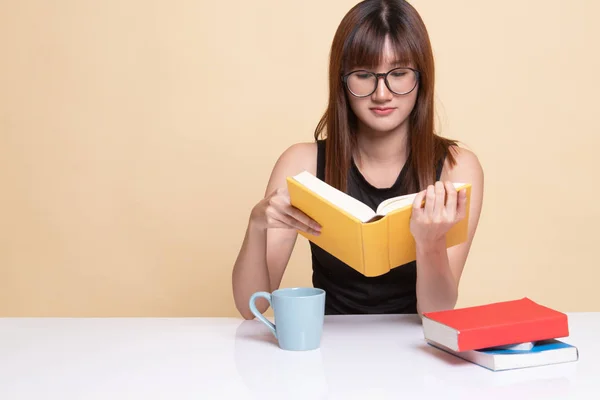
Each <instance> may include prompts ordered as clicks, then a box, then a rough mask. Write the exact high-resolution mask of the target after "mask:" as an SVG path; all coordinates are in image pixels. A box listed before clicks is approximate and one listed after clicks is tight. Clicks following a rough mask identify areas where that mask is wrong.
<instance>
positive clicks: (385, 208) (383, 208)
mask: <svg viewBox="0 0 600 400" xmlns="http://www.w3.org/2000/svg"><path fill="white" fill-rule="evenodd" d="M453 185H454V187H455V188H456V190H457V191H458V190H459V189H460V188H462V187H463V186H464V185H465V184H464V183H454V184H453ZM415 197H417V193H411V194H405V195H403V196H398V197H392V198H389V199H387V200H384V201H382V202H381V203H380V204H379V206H378V207H377V215H387V214H389V213H390V212H392V211H394V210H398V209H399V208H403V207H406V206H410V205H412V203H413V202H414V201H415Z"/></svg>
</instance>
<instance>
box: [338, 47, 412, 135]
mask: <svg viewBox="0 0 600 400" xmlns="http://www.w3.org/2000/svg"><path fill="white" fill-rule="evenodd" d="M383 56H384V57H383V58H382V59H383V62H382V63H381V64H380V65H378V66H377V69H376V70H370V69H368V68H362V67H358V68H354V70H357V69H365V70H367V71H370V72H375V73H386V72H388V71H390V70H392V69H394V68H398V67H412V66H411V65H401V64H398V63H397V62H396V60H395V58H396V57H395V56H396V55H395V53H394V51H393V49H392V47H391V45H390V42H389V40H387V39H386V41H385V46H384V54H383ZM388 81H389V82H390V85H391V86H392V88H393V89H394V90H395V91H397V92H403V91H406V90H410V89H411V88H412V87H414V90H412V91H411V92H410V93H408V94H395V93H393V92H391V91H390V90H389V89H388V87H387V86H386V84H385V81H384V77H379V79H377V89H376V90H375V91H374V92H373V93H372V94H371V95H369V96H366V97H356V96H354V95H353V94H352V93H351V92H350V91H349V90H348V89H346V92H347V94H348V99H349V102H350V108H351V109H352V111H353V112H354V114H355V115H356V116H357V118H358V121H359V131H360V130H361V129H364V128H366V129H367V130H369V131H372V132H381V133H385V132H390V131H393V130H396V129H398V128H399V127H400V126H402V125H403V124H404V123H405V122H406V121H407V119H408V116H409V115H410V113H411V111H412V109H413V107H414V105H415V102H416V100H417V93H418V89H419V88H418V84H417V81H418V78H417V76H416V74H414V73H412V71H410V70H397V71H396V72H393V73H392V74H389V75H388ZM374 83H375V77H373V76H369V75H366V74H355V75H354V76H352V77H350V78H349V80H348V85H349V86H350V89H352V88H355V90H353V91H355V92H357V93H358V94H361V93H368V92H369V91H370V90H369V88H372V87H373V85H374ZM415 85H417V86H416V87H415ZM405 88H408V89H405ZM400 89H405V90H400ZM361 90H362V92H361ZM371 90H372V89H371Z"/></svg>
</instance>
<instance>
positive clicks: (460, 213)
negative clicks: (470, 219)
mask: <svg viewBox="0 0 600 400" xmlns="http://www.w3.org/2000/svg"><path fill="white" fill-rule="evenodd" d="M457 203H458V205H457V207H456V219H457V220H459V221H460V220H462V219H463V218H465V217H466V216H467V189H461V191H460V192H459V193H458V201H457Z"/></svg>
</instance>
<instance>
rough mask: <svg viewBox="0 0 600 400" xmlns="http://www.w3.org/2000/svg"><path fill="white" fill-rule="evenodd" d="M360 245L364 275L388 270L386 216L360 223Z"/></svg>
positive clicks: (380, 273)
mask: <svg viewBox="0 0 600 400" xmlns="http://www.w3.org/2000/svg"><path fill="white" fill-rule="evenodd" d="M362 247H363V249H362V253H363V266H364V272H363V274H364V275H365V276H379V275H383V274H385V273H386V272H389V270H390V260H389V237H388V218H383V219H380V220H378V221H374V222H369V223H365V224H363V225H362Z"/></svg>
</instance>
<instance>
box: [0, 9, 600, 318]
mask: <svg viewBox="0 0 600 400" xmlns="http://www.w3.org/2000/svg"><path fill="white" fill-rule="evenodd" d="M353 4H355V1H341V0H338V1H334V2H333V1H332V2H324V1H321V0H307V1H302V2H299V1H286V2H282V1H279V0H277V1H276V0H261V1H258V2H248V1H230V2H216V1H204V2H203V1H177V2H171V1H151V2H148V1H133V0H125V1H123V0H119V1H117V0H113V1H102V2H99V1H90V0H88V1H81V0H70V1H66V0H63V1H59V2H46V1H41V0H27V1H24V0H21V1H8V0H3V1H0V57H1V62H0V160H1V162H2V164H1V168H0V190H1V202H0V204H1V207H0V315H2V316H126V315H135V316H234V315H237V313H236V311H235V308H234V305H233V301H232V296H231V285H230V273H231V268H232V265H233V262H234V260H235V257H236V254H237V251H238V249H239V246H240V244H241V241H242V239H243V235H244V230H245V227H246V222H247V217H248V213H249V211H250V209H251V207H252V206H253V205H254V204H255V203H256V202H257V201H258V200H259V199H260V198H261V196H262V195H263V191H264V187H265V184H266V182H267V179H268V176H269V173H270V170H271V168H272V166H273V163H274V162H275V160H276V158H277V156H278V155H279V154H280V153H281V152H282V151H283V150H284V149H285V148H286V147H287V146H288V145H290V144H291V143H294V142H297V141H310V140H312V132H313V129H314V127H315V124H316V123H317V121H318V118H319V117H320V114H321V112H322V110H323V107H324V106H325V99H326V76H327V70H326V68H327V57H328V52H329V46H330V43H331V40H332V37H333V34H334V31H335V29H336V27H337V25H338V23H339V21H340V19H341V18H342V16H343V15H344V14H345V13H346V12H347V11H348V9H349V8H350V7H351V6H352V5H353ZM413 4H414V5H415V6H416V7H417V9H418V10H419V11H420V12H421V14H422V16H423V18H424V20H425V22H426V24H427V26H428V28H429V31H430V35H431V39H432V42H433V46H434V50H435V55H436V60H437V79H438V86H437V88H438V91H437V97H438V106H439V108H438V111H439V125H440V128H441V130H442V134H444V135H447V136H451V137H455V138H458V139H460V140H461V141H462V142H463V143H464V144H465V146H467V147H469V148H470V149H472V150H473V151H475V152H476V153H477V154H478V156H479V158H480V160H481V162H482V164H483V166H484V169H485V174H486V193H485V202H484V209H483V215H482V219H481V223H480V228H479V231H478V234H477V236H476V239H475V242H474V245H473V249H472V253H471V256H470V258H469V260H468V263H467V266H466V269H465V273H464V279H463V281H462V284H461V291H460V299H459V306H465V305H472V304H478V303H482V302H488V301H497V300H505V299H511V298H518V297H521V296H529V297H531V298H533V299H535V300H537V301H540V302H543V303H545V304H547V305H549V306H552V307H557V308H560V309H561V310H564V311H589V310H595V311H600V296H599V295H598V281H599V279H600V272H599V267H600V262H599V261H598V257H597V254H598V253H597V251H598V244H599V236H600V235H599V234H598V227H599V226H600V211H599V207H598V195H599V191H598V189H597V185H598V178H597V168H598V157H597V154H598V153H597V152H598V148H599V145H600V130H599V128H598V124H599V120H598V111H597V110H598V90H599V88H600V78H599V74H598V71H599V70H600V55H599V51H598V45H597V43H598V38H600V28H599V24H598V23H597V22H596V21H595V20H593V18H595V17H596V16H597V15H599V14H600V5H599V3H598V2H596V1H593V0H589V1H586V0H577V1H568V2H567V1H566V0H563V1H558V0H551V1H549V0H528V1H526V2H523V1H521V0H507V1H503V2H482V1H476V0H470V1H466V0H462V1H452V2H449V1H426V0H419V1H414V2H413ZM308 249H309V248H308V245H307V242H306V241H305V240H304V239H303V238H300V239H299V240H298V245H297V247H296V251H295V252H294V254H293V257H292V261H291V263H290V265H289V268H288V271H287V273H286V275H285V277H284V280H283V286H294V285H309V284H310V258H309V251H308Z"/></svg>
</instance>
